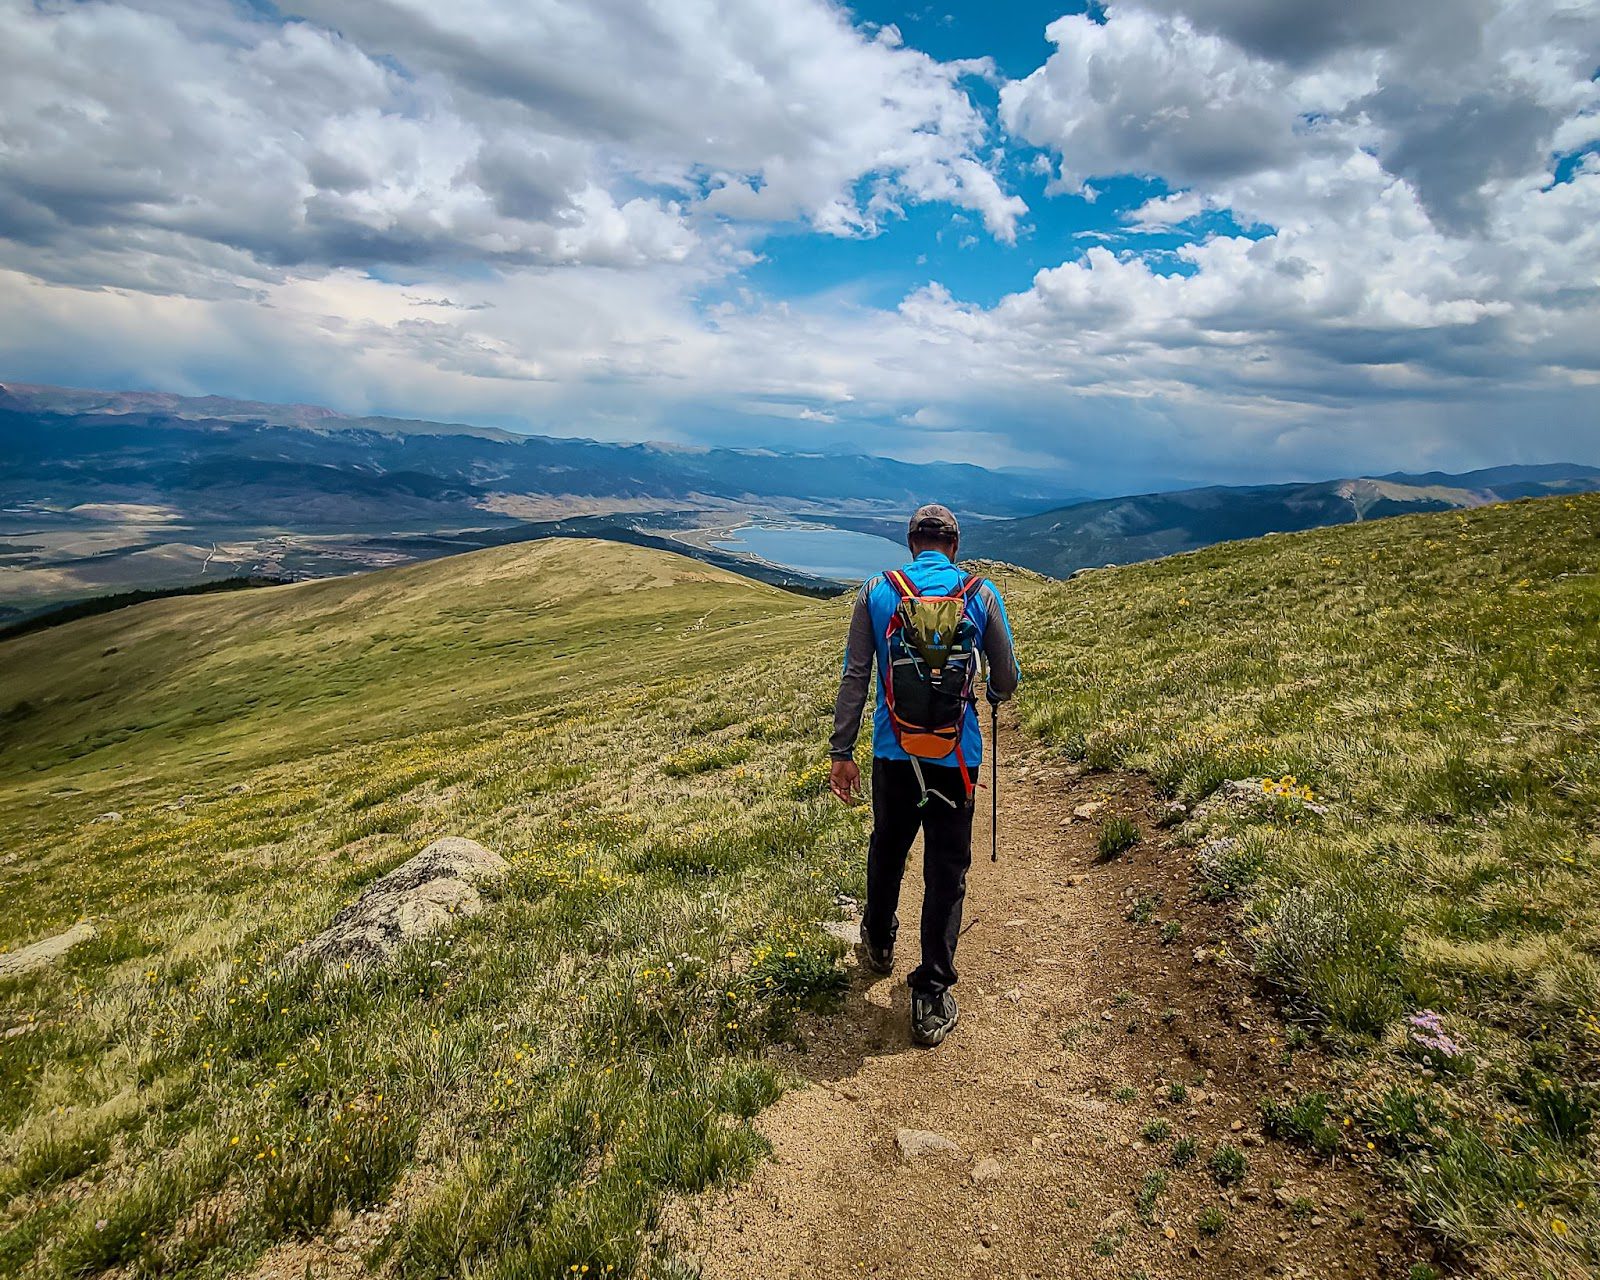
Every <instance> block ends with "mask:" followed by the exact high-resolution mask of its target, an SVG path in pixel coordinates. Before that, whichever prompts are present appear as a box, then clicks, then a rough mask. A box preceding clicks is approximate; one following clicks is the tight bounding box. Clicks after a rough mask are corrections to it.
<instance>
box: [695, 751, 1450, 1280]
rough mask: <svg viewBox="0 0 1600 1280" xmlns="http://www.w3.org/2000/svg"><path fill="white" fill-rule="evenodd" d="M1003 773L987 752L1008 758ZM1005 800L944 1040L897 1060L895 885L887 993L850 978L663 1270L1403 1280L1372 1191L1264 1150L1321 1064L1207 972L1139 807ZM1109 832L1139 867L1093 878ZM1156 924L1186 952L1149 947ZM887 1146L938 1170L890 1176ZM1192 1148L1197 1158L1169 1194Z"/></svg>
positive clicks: (1187, 891)
mask: <svg viewBox="0 0 1600 1280" xmlns="http://www.w3.org/2000/svg"><path fill="white" fill-rule="evenodd" d="M1019 746H1020V739H1019V738H1018V737H1017V736H1016V735H1015V734H1014V733H1010V732H1006V733H1005V739H1004V743H1003V747H1004V750H1003V756H1004V757H1005V758H1009V759H1010V760H1012V761H1017V753H1018V750H1019ZM1001 798H1002V806H1003V808H1002V813H1001V852H1000V862H999V864H998V865H997V866H996V865H991V864H990V862H989V861H988V858H987V857H986V856H985V854H986V851H987V848H988V843H989V832H988V824H987V812H986V810H987V805H985V804H980V809H981V810H984V812H983V816H982V819H981V830H980V831H979V833H978V834H977V835H976V836H975V841H974V843H975V845H976V847H977V848H979V849H980V850H983V851H985V852H984V853H980V854H979V855H978V858H977V860H976V861H975V862H974V866H973V871H972V876H971V879H970V882H969V885H970V887H969V896H968V899H967V916H966V918H967V921H968V922H969V925H970V927H969V929H968V931H967V933H966V935H965V937H964V938H963V940H962V943H961V949H960V952H959V954H958V963H959V966H960V971H961V983H960V985H959V986H958V988H957V991H958V993H959V996H960V999H961V1008H962V1017H961V1025H960V1026H959V1028H958V1029H957V1030H956V1032H955V1033H953V1035H952V1036H951V1038H950V1040H949V1041H947V1042H946V1043H945V1044H944V1045H943V1046H942V1047H940V1048H939V1049H936V1050H931V1051H929V1050H922V1049H918V1048H916V1047H914V1046H913V1045H912V1044H911V1043H910V1040H909V1037H908V1035H907V1030H906V1023H907V1017H908V1011H907V1004H908V997H907V992H906V988H905V986H904V980H905V974H906V973H907V972H908V971H909V970H910V968H911V967H912V966H913V965H914V964H915V957H914V956H913V955H911V954H910V951H911V950H914V948H915V938H916V928H915V919H916V911H917V906H918V903H919V902H920V897H921V885H920V878H918V877H913V876H910V875H908V883H907V886H906V894H905V899H906V901H905V902H903V903H902V907H901V914H902V918H903V919H905V920H907V921H908V922H909V927H907V928H903V929H902V944H901V954H900V956H899V957H898V959H897V964H896V972H895V975H894V976H893V977H892V978H887V979H878V978H876V977H874V976H873V975H870V974H868V973H867V972H866V971H865V970H862V969H859V968H857V969H854V970H853V973H854V975H855V976H854V981H853V983H852V986H851V989H850V991H849V994H848V996H847V999H846V1004H845V1007H844V1009H843V1010H842V1012H840V1013H839V1014H838V1015H836V1016H834V1017H831V1018H828V1019H826V1020H822V1021H820V1022H818V1023H817V1024H816V1025H814V1026H812V1027H810V1028H808V1040H807V1049H806V1051H804V1052H799V1051H796V1052H793V1053H792V1054H786V1055H785V1056H786V1058H787V1060H788V1063H789V1065H791V1066H792V1067H794V1068H795V1069H796V1070H797V1071H798V1072H800V1073H801V1074H803V1075H805V1076H806V1077H808V1078H809V1079H810V1080H811V1081H813V1083H812V1084H811V1085H809V1086H808V1087H805V1088H802V1089H798V1090H795V1091H793V1092H791V1093H790V1094H788V1095H786V1096H785V1097H784V1098H783V1099H782V1100H781V1101H780V1102H779V1103H778V1104H777V1105H775V1106H774V1107H773V1108H772V1109H771V1110H770V1111H769V1112H768V1113H767V1114H766V1116H765V1117H764V1118H763V1121H762V1127H763V1129H764V1131H765V1132H766V1133H767V1135H768V1136H769V1137H770V1139H771V1141H772V1144H773V1148H774V1153H775V1154H774V1158H773V1159H772V1161H771V1162H770V1163H768V1164H767V1165H765V1166H764V1167H763V1168H762V1169H761V1170H760V1171H759V1172H758V1173H757V1175H756V1176H755V1177H754V1179H752V1180H751V1181H750V1182H749V1183H747V1184H745V1185H743V1186H741V1187H739V1188H737V1189H735V1190H733V1191H731V1192H729V1193H724V1194H721V1195H718V1196H715V1197H711V1198H707V1199H705V1200H702V1201H701V1202H699V1203H697V1204H695V1205H692V1206H688V1207H680V1211H676V1212H675V1213H674V1214H673V1215H672V1226H671V1230H672V1231H673V1233H674V1235H675V1238H676V1240H677V1243H678V1248H679V1251H680V1255H681V1256H682V1257H683V1258H684V1259H685V1260H686V1261H691V1262H693V1261H698V1263H699V1264H700V1266H701V1268H702V1269H703V1274H704V1276H705V1277H706V1280H721V1278H724V1277H726V1278H727V1280H735V1278H737V1280H781V1278H787V1277H806V1278H807V1280H811V1278H815V1277H843V1276H851V1275H879V1276H895V1277H956V1276H962V1277H965V1276H973V1277H978V1276H983V1277H988V1276H997V1277H999V1276H1004V1277H1023V1276H1027V1277H1035V1276H1037V1277H1101V1276H1104V1277H1117V1278H1119V1280H1127V1278H1130V1277H1139V1276H1148V1277H1180V1276H1223V1275H1225V1276H1228V1277H1248V1276H1305V1277H1318V1278H1319V1280H1320V1278H1321V1277H1330V1276H1363V1277H1365V1276H1373V1277H1378V1276H1382V1277H1391V1276H1394V1277H1404V1276H1405V1275H1406V1274H1407V1272H1408V1270H1409V1268H1410V1266H1411V1264H1412V1263H1414V1262H1416V1261H1418V1260H1420V1259H1423V1258H1426V1257H1427V1249H1426V1246H1425V1245H1424V1244H1423V1243H1421V1242H1420V1241H1419V1240H1418V1239H1417V1238H1416V1237H1415V1236H1413V1235H1412V1234H1411V1232H1410V1230H1409V1228H1408V1226H1407V1225H1406V1223H1405V1222H1404V1221H1403V1220H1402V1217H1403V1215H1402V1214H1401V1213H1400V1212H1399V1211H1398V1210H1397V1209H1396V1208H1395V1207H1394V1205H1393V1202H1392V1201H1390V1200H1388V1199H1386V1198H1385V1197H1384V1195H1383V1192H1382V1190H1381V1188H1380V1187H1378V1185H1377V1183H1376V1180H1375V1178H1374V1177H1373V1175H1372V1174H1371V1173H1370V1172H1368V1171H1366V1170H1364V1169H1362V1168H1360V1167H1357V1166H1355V1165H1353V1164H1352V1163H1351V1162H1350V1160H1349V1159H1348V1158H1340V1159H1338V1160H1336V1161H1335V1162H1332V1163H1329V1162H1324V1161H1320V1160H1316V1159H1315V1158H1313V1157H1311V1156H1309V1155H1308V1154H1303V1153H1302V1152H1301V1150H1299V1149H1298V1148H1291V1147H1289V1146H1287V1145H1285V1144H1284V1143H1282V1142H1279V1141H1277V1140H1276V1139H1271V1138H1266V1137H1264V1136H1263V1135H1262V1134H1261V1132H1260V1129H1259V1123H1260V1122H1259V1110H1258V1107H1259V1103H1260V1100H1261V1099H1262V1098H1263V1097H1267V1096H1282V1095H1284V1094H1286V1093H1288V1092H1293V1093H1295V1094H1299V1093H1301V1092H1303V1091H1305V1090H1307V1089H1309V1088H1314V1087H1315V1084H1316V1077H1317V1070H1318V1068H1317V1064H1316V1062H1315V1061H1314V1055H1312V1054H1311V1053H1309V1052H1299V1053H1294V1054H1290V1053H1289V1051H1288V1050H1287V1049H1286V1047H1285V1043H1286V1041H1285V1028H1284V1027H1283V1026H1282V1025H1281V1024H1280V1023H1279V1022H1278V1021H1277V1020H1276V1018H1275V1017H1274V1016H1273V1015H1272V1013H1271V1010H1270V1009H1269V1008H1268V1007H1267V1006H1266V1004H1265V1003H1264V1001H1263V1000H1262V999H1261V998H1260V996H1259V995H1258V994H1253V991H1254V988H1253V986H1252V983H1251V981H1250V979H1249V978H1248V976H1247V975H1246V974H1244V973H1243V972H1242V971H1240V970H1239V969H1238V968H1237V967H1236V966H1234V965H1232V964H1231V963H1230V962H1229V961H1227V960H1226V959H1221V960H1218V959H1216V958H1215V956H1214V953H1213V955H1212V956H1210V957H1208V956H1207V952H1208V951H1211V950H1212V949H1213V948H1214V947H1215V945H1216V944H1217V943H1218V942H1220V941H1222V940H1224V939H1225V938H1227V937H1228V936H1229V935H1230V933H1231V926H1230V923H1229V921H1228V920H1227V917H1226V914H1225V912H1223V911H1222V910H1221V909H1219V908H1216V907H1213V906H1211V905H1209V904H1206V903H1204V902H1201V901H1200V900H1199V899H1198V898H1196V897H1195V896H1194V895H1193V893H1192V892H1191V877H1190V872H1189V867H1188V862H1187V856H1186V854H1185V853H1184V852H1183V851H1181V850H1175V849H1169V848H1165V847H1164V837H1163V834H1162V833H1161V832H1160V831H1158V830H1157V829H1156V828H1155V826H1154V823H1153V817H1154V815H1156V814H1157V813H1158V812H1159V811H1160V802H1159V801H1158V799H1157V797H1156V796H1155V795H1154V794H1153V793H1152V792H1151V790H1150V789H1149V787H1148V786H1147V785H1146V784H1145V783H1144V782H1143V781H1141V780H1140V779H1138V778H1135V777H1132V776H1126V775H1112V774H1098V775H1094V774H1091V775H1088V776H1084V777H1079V776H1076V775H1075V774H1074V772H1073V771H1072V770H1069V769H1064V768H1063V767H1061V766H1060V765H1059V764H1056V765H1051V764H1042V763H1040V762H1039V761H1033V762H1029V761H1020V762H1018V763H1016V764H1014V765H1013V766H1012V767H1011V768H1008V769H1003V770H1002V773H1001ZM1095 802H1103V803H1104V808H1103V809H1102V810H1101V811H1099V812H1098V813H1096V814H1094V816H1093V817H1092V818H1090V819H1087V820H1076V821H1075V820H1072V818H1071V815H1072V812H1073V810H1074V808H1076V807H1077V806H1080V805H1084V804H1093V803H1095ZM1118 813H1120V814H1124V815H1126V816H1128V817H1129V818H1131V819H1133V820H1134V821H1135V823H1136V824H1137V825H1138V827H1139V828H1140V831H1141V833H1142V835H1143V840H1142V842H1141V843H1140V844H1139V845H1137V846H1136V847H1135V848H1134V849H1133V850H1132V851H1131V852H1129V853H1126V854H1124V855H1122V856H1121V857H1119V858H1116V859H1114V860H1111V861H1100V860H1098V858H1097V852H1096V849H1095V839H1096V836H1097V834H1098V829H1099V824H1100V822H1101V821H1102V820H1103V819H1104V818H1105V817H1108V816H1110V815H1112V814H1118ZM917 860H918V855H915V854H914V855H913V864H915V863H916V861H917ZM1168 921H1177V922H1178V925H1179V928H1180V929H1181V933H1180V934H1179V935H1178V936H1177V937H1176V938H1174V937H1171V934H1172V930H1171V928H1170V927H1169V928H1168V930H1167V935H1168V939H1167V941H1165V942H1163V941H1162V936H1163V935H1162V924H1163V923H1165V922H1168ZM907 935H909V941H910V944H911V946H910V948H908V947H907V946H906V945H905V944H906V941H907ZM1197 951H1198V952H1199V955H1200V957H1201V958H1199V959H1197V958H1196V953H1197ZM1174 1086H1177V1087H1176V1088H1175V1087H1174ZM1162 1124H1164V1125H1165V1126H1166V1127H1167V1129H1168V1131H1169V1132H1168V1133H1166V1134H1165V1135H1163V1134H1162V1131H1161V1127H1160V1126H1161V1125H1162ZM902 1130H918V1131H927V1132H931V1133H933V1134H937V1135H938V1136H939V1137H940V1138H943V1139H946V1140H948V1141H949V1142H951V1143H954V1144H955V1149H954V1150H945V1151H932V1152H927V1153H924V1154H920V1155H914V1156H911V1157H910V1158H908V1157H907V1156H906V1155H905V1154H903V1153H902V1151H901V1144H902V1141H905V1140H906V1139H905V1136H904V1135H902V1134H901V1132H900V1131H902ZM1184 1137H1192V1138H1193V1139H1195V1140H1196V1144H1197V1150H1196V1154H1195V1156H1194V1158H1193V1160H1192V1162H1190V1163H1188V1164H1187V1165H1185V1166H1184V1167H1182V1168H1176V1167H1174V1163H1175V1161H1174V1155H1173V1152H1174V1147H1175V1145H1176V1144H1177V1142H1178V1140H1179V1139H1181V1138H1184ZM912 1141H914V1139H913V1140H912ZM1224 1143H1226V1144H1228V1145H1230V1146H1231V1147H1233V1148H1235V1149H1237V1150H1238V1151H1239V1152H1241V1153H1242V1154H1243V1155H1244V1157H1245V1158H1246V1160H1247V1162H1248V1170H1247V1172H1245V1173H1244V1175H1243V1177H1242V1179H1241V1180H1239V1181H1238V1182H1236V1183H1234V1184H1232V1185H1230V1186H1223V1185H1220V1184H1219V1182H1218V1181H1217V1180H1216V1178H1215V1177H1214V1176H1213V1174H1212V1172H1211V1170H1210V1168H1209V1164H1210V1161H1211V1159H1212V1156H1213V1153H1214V1152H1215V1151H1216V1149H1217V1147H1218V1145H1219V1144H1224ZM1180 1159H1181V1157H1180ZM1158 1171H1165V1172H1164V1174H1163V1173H1161V1172H1158ZM1147 1178H1148V1179H1151V1183H1147V1181H1146V1180H1147ZM1163 1179H1164V1183H1165V1185H1164V1187H1161V1188H1160V1189H1159V1190H1156V1191H1155V1192H1154V1193H1153V1194H1151V1195H1150V1196H1149V1198H1148V1202H1147V1203H1144V1204H1141V1203H1140V1201H1139V1200H1138V1199H1137V1198H1136V1197H1137V1194H1138V1192H1139V1191H1140V1189H1141V1187H1145V1186H1149V1185H1152V1184H1153V1183H1159V1182H1162V1181H1163ZM1208 1210H1217V1211H1220V1213H1221V1215H1222V1218H1221V1219H1220V1220H1219V1219H1216V1218H1213V1219H1212V1222H1211V1225H1217V1223H1218V1222H1219V1221H1220V1222H1221V1224H1222V1225H1221V1226H1220V1229H1219V1230H1218V1231H1217V1232H1216V1233H1215V1234H1207V1233H1206V1232H1204V1231H1202V1230H1201V1228H1200V1226H1199V1225H1198V1223H1199V1220H1200V1218H1201V1215H1202V1214H1203V1213H1205V1212H1206V1211H1208Z"/></svg>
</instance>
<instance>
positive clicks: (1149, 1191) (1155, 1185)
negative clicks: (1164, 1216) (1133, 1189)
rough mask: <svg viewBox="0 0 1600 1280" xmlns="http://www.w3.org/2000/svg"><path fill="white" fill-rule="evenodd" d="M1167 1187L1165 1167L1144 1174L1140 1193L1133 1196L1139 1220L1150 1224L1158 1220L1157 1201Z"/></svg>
mask: <svg viewBox="0 0 1600 1280" xmlns="http://www.w3.org/2000/svg"><path fill="white" fill-rule="evenodd" d="M1166 1189H1167V1171H1166V1170H1165V1169H1152V1170H1150V1172H1149V1173H1147V1174H1145V1175H1144V1181H1143V1182H1141V1183H1140V1184H1139V1190H1138V1193H1137V1194H1136V1195H1135V1196H1134V1198H1133V1204H1134V1209H1135V1211H1136V1212H1137V1213H1138V1215H1139V1221H1140V1222H1142V1223H1144V1224H1145V1225H1146V1226H1149V1225H1150V1224H1151V1223H1153V1222H1154V1221H1155V1220H1156V1201H1157V1200H1159V1199H1160V1198H1161V1197H1162V1195H1163V1194H1164V1193H1165V1192H1166Z"/></svg>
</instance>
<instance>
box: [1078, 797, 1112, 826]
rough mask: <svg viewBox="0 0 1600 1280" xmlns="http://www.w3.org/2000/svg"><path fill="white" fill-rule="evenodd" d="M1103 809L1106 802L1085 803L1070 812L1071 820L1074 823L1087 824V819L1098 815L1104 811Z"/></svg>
mask: <svg viewBox="0 0 1600 1280" xmlns="http://www.w3.org/2000/svg"><path fill="white" fill-rule="evenodd" d="M1105 807H1106V802H1105V801H1104V800H1089V801H1086V802H1085V803H1083V804H1080V805H1079V806H1078V807H1077V808H1076V809H1074V810H1073V811H1072V817H1073V820H1074V821H1075V822H1088V821H1089V819H1091V818H1092V817H1094V815H1095V814H1097V813H1099V812H1100V810H1102V809H1104V808H1105Z"/></svg>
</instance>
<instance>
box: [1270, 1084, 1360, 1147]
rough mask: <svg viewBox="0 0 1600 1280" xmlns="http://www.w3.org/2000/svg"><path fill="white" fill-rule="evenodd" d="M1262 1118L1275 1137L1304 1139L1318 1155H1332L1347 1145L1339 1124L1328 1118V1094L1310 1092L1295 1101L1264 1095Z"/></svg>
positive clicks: (1302, 1140)
mask: <svg viewBox="0 0 1600 1280" xmlns="http://www.w3.org/2000/svg"><path fill="white" fill-rule="evenodd" d="M1261 1121H1262V1123H1263V1124H1264V1125H1265V1126H1266V1129H1267V1132H1268V1133H1270V1134H1272V1135H1273V1136H1274V1137H1278V1138H1286V1139H1293V1140H1295V1141H1299V1142H1304V1143H1305V1144H1306V1145H1308V1146H1309V1147H1311V1148H1312V1150H1314V1151H1315V1152H1316V1153H1317V1154H1318V1155H1322V1156H1331V1155H1332V1154H1333V1153H1334V1152H1335V1151H1337V1150H1338V1149H1339V1148H1340V1146H1342V1145H1343V1138H1342V1135H1341V1134H1340V1132H1339V1126H1338V1125H1336V1124H1334V1123H1333V1121H1332V1120H1330V1119H1329V1118H1328V1095H1327V1094H1325V1093H1308V1094H1306V1095H1305V1096H1304V1097H1302V1098H1300V1099H1299V1100H1298V1101H1296V1102H1291V1103H1282V1102H1276V1101H1274V1100H1273V1099H1271V1098H1263V1099H1262V1101H1261Z"/></svg>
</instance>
